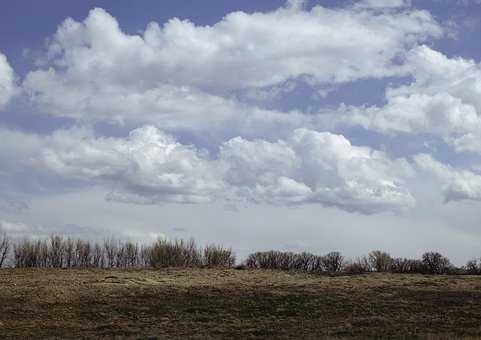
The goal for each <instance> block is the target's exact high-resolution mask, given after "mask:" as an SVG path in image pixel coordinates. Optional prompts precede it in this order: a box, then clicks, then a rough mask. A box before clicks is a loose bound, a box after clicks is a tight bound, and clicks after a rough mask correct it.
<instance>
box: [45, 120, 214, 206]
mask: <svg viewBox="0 0 481 340" xmlns="http://www.w3.org/2000/svg"><path fill="white" fill-rule="evenodd" d="M205 158H206V155H205V154H203V152H202V151H199V150H196V149H195V148H193V147H190V146H186V145H181V144H179V143H177V142H176V141H175V140H174V139H173V138H172V137H170V136H168V135H165V134H163V133H162V132H160V131H159V130H158V129H156V128H154V127H152V126H146V127H143V128H139V129H136V130H133V131H132V132H131V133H130V134H129V136H128V137H127V138H124V139H121V138H106V137H99V138H96V137H95V136H93V134H92V133H91V132H89V131H86V130H84V129H80V130H73V131H72V130H68V131H57V132H55V133H54V134H53V136H52V137H51V138H50V140H49V142H48V143H47V146H46V147H45V148H44V149H42V150H41V156H40V159H39V160H38V164H39V165H40V166H42V167H45V168H47V169H49V170H50V171H53V172H54V173H56V174H59V175H62V176H66V177H69V178H78V179H84V180H87V181H94V182H95V181H97V182H101V183H104V184H105V183H107V184H108V186H110V187H111V188H112V190H113V191H112V193H111V194H110V195H109V199H114V200H120V201H129V202H132V201H135V202H136V203H157V202H181V203H198V202H206V201H210V200H211V199H212V198H213V196H214V195H215V192H216V191H217V190H219V189H220V187H221V185H222V183H221V182H220V181H219V180H217V179H216V178H217V177H218V175H217V174H216V173H215V171H214V169H213V168H212V167H209V165H208V162H207V161H206V159H205Z"/></svg>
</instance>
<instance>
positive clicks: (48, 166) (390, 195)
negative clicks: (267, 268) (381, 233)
mask: <svg viewBox="0 0 481 340" xmlns="http://www.w3.org/2000/svg"><path fill="white" fill-rule="evenodd" d="M37 153H38V155H37V156H36V157H34V158H33V159H34V161H33V162H32V164H34V166H36V167H37V168H40V169H43V170H44V171H49V172H51V173H52V174H56V175H61V176H63V177H67V178H75V179H80V180H85V181H87V182H94V183H97V184H99V185H102V186H105V187H107V188H109V189H110V190H111V191H112V192H111V194H109V195H108V197H107V198H108V199H110V200H115V201H122V202H128V203H137V204H139V203H140V204H156V203H162V202H177V203H202V202H211V201H215V200H223V201H225V202H230V203H234V204H235V203H236V202H251V203H267V204H274V205H300V204H321V205H324V206H334V207H338V208H340V209H344V210H347V211H356V212H360V213H365V214H370V213H378V212H383V211H390V210H396V211H397V210H400V209H403V208H408V207H410V206H412V205H413V204H414V199H413V197H412V196H411V194H410V193H409V191H408V190H407V189H405V188H404V185H403V179H404V178H406V177H407V176H409V175H410V166H409V165H408V163H407V162H406V161H405V160H402V159H400V160H392V159H390V158H389V157H387V156H386V155H385V154H384V153H382V152H379V151H376V150H372V149H370V148H366V147H357V146H353V145H351V143H350V142H349V141H348V140H347V139H346V138H345V137H343V136H342V135H335V134H331V133H328V132H316V131H313V130H308V129H297V130H295V131H294V132H292V134H291V135H290V137H289V138H287V139H286V140H278V141H275V142H273V141H267V140H260V139H255V140H246V139H243V138H241V137H237V138H233V139H231V140H228V141H226V142H224V143H223V144H222V145H221V146H220V152H219V156H218V157H212V156H210V155H208V154H207V153H206V152H205V151H203V150H199V149H197V148H195V147H193V146H188V145H183V144H180V143H178V142H177V141H175V139H173V137H171V136H169V135H166V134H164V133H163V132H161V131H160V130H158V129H157V128H155V127H152V126H145V127H142V128H139V129H135V130H133V131H132V132H131V133H130V134H129V136H127V137H126V138H106V137H95V136H94V135H93V134H92V133H91V132H89V131H88V130H85V129H77V130H67V131H57V132H55V133H54V134H53V135H52V136H51V137H49V138H48V139H47V140H46V141H44V142H43V146H42V147H41V148H40V149H39V150H38V152H37Z"/></svg>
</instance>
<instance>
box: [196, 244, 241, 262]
mask: <svg viewBox="0 0 481 340" xmlns="http://www.w3.org/2000/svg"><path fill="white" fill-rule="evenodd" d="M203 264H204V265H205V266H207V267H232V266H233V265H234V264H235V256H234V254H233V252H232V249H224V248H223V247H222V246H219V245H207V246H206V247H205V248H204V258H203Z"/></svg>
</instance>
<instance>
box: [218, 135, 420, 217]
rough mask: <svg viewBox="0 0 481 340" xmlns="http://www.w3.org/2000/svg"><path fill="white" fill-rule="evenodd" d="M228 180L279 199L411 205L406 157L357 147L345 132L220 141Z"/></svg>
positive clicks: (363, 208)
mask: <svg viewBox="0 0 481 340" xmlns="http://www.w3.org/2000/svg"><path fill="white" fill-rule="evenodd" d="M221 159H222V160H223V161H224V162H225V163H226V164H227V168H228V171H227V175H226V181H227V183H229V184H231V185H234V186H235V187H236V188H237V190H238V192H240V193H241V195H242V196H245V197H248V198H250V199H252V200H254V201H263V202H269V203H274V204H306V203H317V204H322V205H325V206H335V207H339V208H341V209H344V210H347V211H357V212H362V213H367V214H369V213H375V212H380V211H386V210H398V209H401V208H406V207H410V206H412V205H413V204H414V199H413V197H412V196H411V195H410V193H409V192H408V191H407V190H406V189H405V188H404V187H403V185H402V178H404V177H406V176H408V175H409V173H410V167H409V165H408V164H407V162H405V161H404V160H391V159H389V158H388V157H387V156H386V155H385V154H383V153H382V152H379V151H375V150H372V149H370V148H366V147H356V146H353V145H351V143H350V142H349V141H348V140H347V139H346V138H344V137H343V136H342V135H335V134H331V133H329V132H316V131H312V130H307V129H297V130H295V131H294V132H293V134H292V135H291V137H290V138H289V139H288V140H285V141H282V140H281V141H278V142H274V143H272V142H267V141H263V140H254V141H247V140H244V139H242V138H235V139H232V140H230V141H228V142H226V143H225V144H224V145H223V146H222V147H221Z"/></svg>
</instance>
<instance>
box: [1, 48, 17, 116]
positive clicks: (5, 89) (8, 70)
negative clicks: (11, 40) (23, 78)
mask: <svg viewBox="0 0 481 340" xmlns="http://www.w3.org/2000/svg"><path fill="white" fill-rule="evenodd" d="M16 92H17V87H16V84H15V74H14V72H13V69H12V67H11V66H10V64H9V63H8V61H7V57H6V56H5V55H4V54H2V53H1V52H0V110H2V109H4V108H5V107H6V105H7V104H8V102H9V101H10V99H12V97H13V96H14V95H15V94H16Z"/></svg>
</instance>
